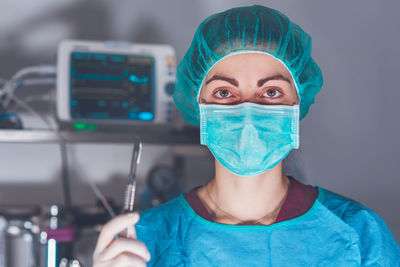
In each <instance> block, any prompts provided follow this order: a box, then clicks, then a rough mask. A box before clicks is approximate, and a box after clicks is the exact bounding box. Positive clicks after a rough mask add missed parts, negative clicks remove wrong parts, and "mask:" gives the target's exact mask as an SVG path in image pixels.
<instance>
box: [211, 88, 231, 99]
mask: <svg viewBox="0 0 400 267" xmlns="http://www.w3.org/2000/svg"><path fill="white" fill-rule="evenodd" d="M214 95H215V96H216V97H218V98H228V97H231V96H232V93H231V92H230V91H229V90H228V89H219V90H217V91H216V92H214Z"/></svg>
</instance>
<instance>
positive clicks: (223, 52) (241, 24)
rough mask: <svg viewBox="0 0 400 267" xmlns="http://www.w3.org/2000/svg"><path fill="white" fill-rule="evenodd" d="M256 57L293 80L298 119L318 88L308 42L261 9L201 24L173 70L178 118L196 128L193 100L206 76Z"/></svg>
mask: <svg viewBox="0 0 400 267" xmlns="http://www.w3.org/2000/svg"><path fill="white" fill-rule="evenodd" d="M243 52H244V53H246V52H261V53H265V54H269V55H271V56H273V57H274V58H276V59H278V60H280V61H281V62H282V63H283V64H284V65H285V66H286V68H287V69H288V70H289V72H290V73H291V75H292V78H293V81H294V83H295V86H296V89H297V93H298V95H299V99H300V119H302V118H304V116H305V115H306V114H307V113H308V110H309V107H310V105H311V104H313V103H314V97H315V95H316V94H317V93H318V91H319V90H320V88H321V86H322V74H321V70H320V69H319V67H318V65H317V64H316V63H315V62H314V61H313V59H312V58H311V37H310V36H309V35H308V34H307V33H305V32H304V31H303V30H302V29H301V28H300V27H299V26H298V25H296V24H295V23H293V22H291V21H290V20H289V19H288V18H287V17H286V16H285V15H284V14H282V13H281V12H279V11H277V10H274V9H271V8H267V7H264V6H259V5H254V6H249V7H238V8H232V9H229V10H227V11H225V12H221V13H218V14H215V15H212V16H210V17H208V18H206V19H205V20H204V21H203V22H202V23H201V24H200V25H199V27H198V28H197V31H196V33H195V35H194V37H193V41H192V43H191V46H190V47H189V50H188V51H187V52H186V54H185V56H184V58H183V59H182V61H181V62H180V64H179V65H178V67H177V78H176V86H175V91H174V95H173V98H174V101H175V104H176V106H177V108H178V110H179V111H180V113H181V115H182V116H183V118H184V119H185V120H186V121H187V122H189V123H191V124H193V125H198V124H199V121H200V112H199V105H198V100H197V99H198V95H199V91H200V89H201V86H202V83H203V81H204V79H205V77H206V75H207V73H208V71H209V70H210V69H211V68H212V67H213V66H214V65H215V64H216V63H217V62H218V61H220V60H221V59H223V58H225V57H227V56H229V55H232V54H236V53H243Z"/></svg>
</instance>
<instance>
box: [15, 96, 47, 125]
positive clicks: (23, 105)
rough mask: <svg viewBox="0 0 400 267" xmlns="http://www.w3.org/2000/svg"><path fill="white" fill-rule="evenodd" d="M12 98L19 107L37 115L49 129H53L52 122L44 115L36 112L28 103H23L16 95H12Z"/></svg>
mask: <svg viewBox="0 0 400 267" xmlns="http://www.w3.org/2000/svg"><path fill="white" fill-rule="evenodd" d="M12 100H13V101H14V102H15V103H16V104H17V105H18V106H20V107H22V108H24V109H25V110H26V111H28V112H29V113H31V114H32V115H34V116H37V117H39V118H40V119H41V120H42V121H43V122H44V123H46V125H47V126H48V127H49V128H50V129H54V127H53V125H52V123H51V122H50V120H48V119H47V118H46V117H44V116H42V115H40V114H39V113H38V112H36V111H35V110H34V109H33V108H32V107H31V106H30V105H28V104H27V103H25V102H24V101H23V100H21V99H19V98H18V97H17V96H13V97H12Z"/></svg>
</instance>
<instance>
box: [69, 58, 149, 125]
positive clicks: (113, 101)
mask: <svg viewBox="0 0 400 267" xmlns="http://www.w3.org/2000/svg"><path fill="white" fill-rule="evenodd" d="M70 100H71V102H70V112H71V118H72V119H100V120H108V119H110V120H140V121H152V120H153V119H154V114H155V110H154V58H153V57H151V56H142V55H121V54H105V53H93V52H73V53H71V58H70Z"/></svg>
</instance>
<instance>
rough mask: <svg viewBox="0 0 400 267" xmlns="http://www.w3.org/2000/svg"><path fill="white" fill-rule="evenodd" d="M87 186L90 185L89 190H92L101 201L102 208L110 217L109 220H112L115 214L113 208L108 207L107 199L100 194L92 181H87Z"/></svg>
mask: <svg viewBox="0 0 400 267" xmlns="http://www.w3.org/2000/svg"><path fill="white" fill-rule="evenodd" d="M89 185H90V188H92V190H93V192H94V194H95V195H96V197H97V198H98V199H99V200H100V201H101V204H103V206H104V208H105V209H106V210H107V212H108V214H109V215H110V216H111V218H114V217H115V216H116V214H115V212H114V210H113V208H112V207H111V206H110V204H109V203H108V201H107V199H106V198H105V197H104V195H103V194H102V193H101V191H100V190H99V188H98V187H97V185H96V184H95V183H94V182H93V181H92V180H89Z"/></svg>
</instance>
